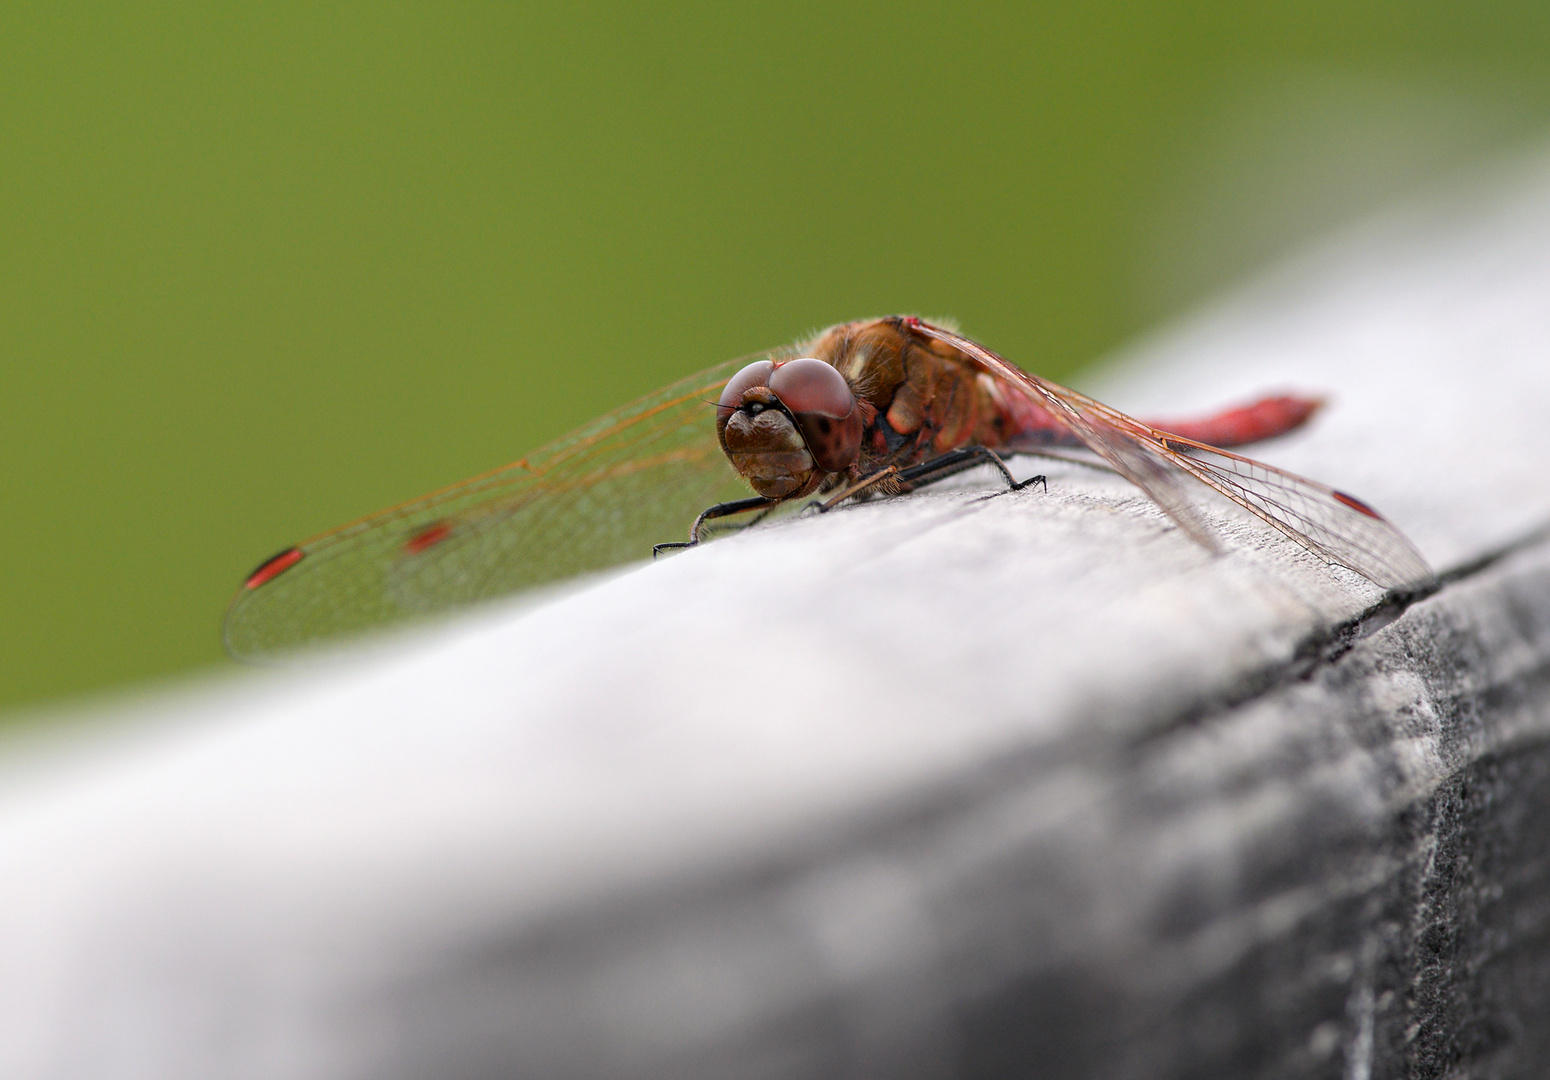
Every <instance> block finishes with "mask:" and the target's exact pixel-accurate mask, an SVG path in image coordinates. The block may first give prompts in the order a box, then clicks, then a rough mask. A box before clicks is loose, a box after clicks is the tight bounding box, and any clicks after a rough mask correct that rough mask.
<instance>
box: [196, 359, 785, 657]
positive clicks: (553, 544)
mask: <svg viewBox="0 0 1550 1080" xmlns="http://www.w3.org/2000/svg"><path fill="white" fill-rule="evenodd" d="M760 355H767V354H760ZM746 362H747V358H744V359H739V360H730V361H728V362H727V363H725V364H721V365H718V366H717V367H713V368H710V369H709V370H707V371H702V372H700V373H699V374H698V375H693V376H690V377H689V378H687V379H683V380H681V381H679V382H676V383H673V384H672V385H670V386H667V387H664V388H663V389H662V390H659V391H657V392H656V393H654V394H651V395H649V396H647V397H644V398H642V399H640V400H639V401H636V402H634V403H633V404H631V405H627V406H625V407H624V408H622V409H619V410H617V411H615V412H612V413H609V414H607V415H606V416H603V417H601V418H599V419H598V420H595V421H593V422H592V423H590V424H588V425H587V426H585V427H583V428H580V429H578V430H576V431H574V432H572V433H571V434H569V435H567V436H565V437H564V438H561V439H559V440H558V441H556V442H553V443H550V444H549V445H547V446H545V447H543V448H542V449H540V450H538V451H536V452H534V453H532V454H529V455H528V456H527V457H525V458H523V459H522V460H520V461H517V462H514V463H513V464H510V465H506V466H504V467H502V468H499V469H496V470H494V471H492V472H489V473H485V474H484V475H482V476H476V477H474V478H473V479H472V480H467V481H464V482H463V483H461V484H454V485H453V486H451V487H448V488H443V489H442V490H440V491H436V492H433V493H431V494H430V495H427V496H424V497H423V498H420V499H415V500H413V501H411V502H407V503H403V504H402V505H400V506H395V507H393V508H392V509H389V510H384V511H382V512H380V513H377V514H373V515H372V516H371V517H368V518H363V519H361V520H360V521H357V522H354V523H352V524H349V525H345V526H343V527H341V528H338V529H335V530H333V531H331V532H327V533H324V534H322V535H321V536H317V537H314V538H312V539H311V540H307V541H305V542H303V543H301V544H299V545H297V546H296V547H294V548H288V549H287V550H286V551H283V552H281V553H280V554H279V555H277V556H275V557H274V558H272V559H270V560H269V561H267V562H266V563H264V564H263V565H262V566H260V567H259V568H258V569H257V570H255V571H254V572H253V574H252V575H250V576H249V578H248V580H247V582H246V584H245V585H244V586H243V588H242V589H241V590H239V591H238V593H237V595H236V596H235V597H234V598H233V599H232V602H231V605H230V607H229V608H228V609H227V612H226V624H225V632H224V633H225V640H226V648H227V650H228V651H229V652H231V654H232V655H233V656H237V657H244V658H249V657H256V656H262V655H264V654H268V653H275V652H280V651H285V650H289V649H292V648H295V647H296V646H298V645H302V644H305V643H307V642H311V641H317V640H320V639H325V638H332V637H336V636H339V635H343V634H349V633H354V632H357V631H360V630H365V629H369V628H372V627H377V626H382V625H385V624H387V623H391V622H395V621H398V620H401V619H403V618H406V617H411V616H416V615H424V614H428V613H431V612H436V611H441V610H444V609H447V608H452V607H457V606H460V605H463V604H468V603H472V602H474V601H477V600H483V599H488V598H491V597H495V596H501V595H503V594H506V593H510V592H514V591H516V590H519V589H524V588H529V587H532V586H535V585H542V584H544V583H546V582H552V581H557V580H560V579H562V578H566V577H570V576H573V575H575V574H579V573H585V572H587V571H593V570H601V569H605V568H607V567H610V566H616V565H619V564H621V563H626V562H631V561H635V560H639V559H644V558H647V557H648V556H649V555H650V554H651V546H652V544H653V543H656V542H660V541H665V540H680V539H683V538H685V537H686V536H687V533H688V528H689V525H690V524H691V523H692V522H693V521H694V518H695V515H697V514H698V513H699V512H700V511H701V510H704V509H705V508H706V507H707V506H711V505H713V504H714V503H717V502H724V501H727V500H730V499H736V498H744V497H747V496H748V495H749V494H750V492H749V490H748V486H747V484H746V483H744V482H743V481H741V480H740V479H739V478H738V477H737V474H736V473H735V472H733V471H732V468H731V466H730V465H729V464H727V461H726V456H725V455H724V454H723V453H722V452H721V448H720V446H719V444H718V443H717V441H716V429H715V412H716V411H715V409H714V408H713V407H712V406H713V404H714V402H715V400H716V398H717V397H718V396H719V395H720V393H721V389H722V387H723V386H724V385H725V384H726V381H727V379H729V378H730V377H731V376H732V374H733V373H734V372H735V371H737V369H738V368H739V367H741V366H742V365H743V364H745V363H746Z"/></svg>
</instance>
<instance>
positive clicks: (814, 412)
mask: <svg viewBox="0 0 1550 1080" xmlns="http://www.w3.org/2000/svg"><path fill="white" fill-rule="evenodd" d="M744 370H747V369H744ZM769 387H770V389H771V390H772V391H774V393H775V396H776V397H778V398H779V399H780V402H781V404H782V405H784V406H785V407H786V408H787V409H789V410H790V411H791V415H792V416H793V417H794V418H795V419H796V422H797V429H798V430H800V431H801V432H802V438H803V439H804V440H805V441H806V443H807V448H808V450H809V451H810V452H811V453H812V455H813V460H814V461H815V462H817V464H818V467H819V468H820V469H822V470H824V471H825V472H839V471H841V470H843V469H846V468H849V467H850V466H851V465H854V464H855V463H856V456H857V454H858V453H859V452H860V449H861V427H862V424H861V410H860V409H858V408H857V407H856V396H855V394H853V393H851V390H850V384H849V383H847V382H846V381H845V376H843V375H841V374H840V373H839V372H838V371H836V370H835V369H834V368H833V366H831V365H829V364H826V363H824V362H823V361H822V360H817V359H814V358H813V357H803V358H801V359H799V360H792V361H789V362H787V363H784V364H781V365H780V366H778V367H777V368H776V369H775V371H774V373H773V374H771V375H770V377H769Z"/></svg>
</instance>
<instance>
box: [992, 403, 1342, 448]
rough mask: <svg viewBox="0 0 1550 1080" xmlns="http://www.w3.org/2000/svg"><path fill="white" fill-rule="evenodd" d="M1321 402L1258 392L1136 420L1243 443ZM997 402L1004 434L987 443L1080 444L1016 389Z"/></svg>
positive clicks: (1293, 424) (1206, 439) (1299, 418)
mask: <svg viewBox="0 0 1550 1080" xmlns="http://www.w3.org/2000/svg"><path fill="white" fill-rule="evenodd" d="M1322 404H1323V401H1322V400H1321V399H1319V398H1306V397H1296V396H1293V395H1290V394H1283V395H1280V396H1278V397H1267V398H1261V399H1260V400H1259V401H1256V402H1254V403H1252V404H1250V405H1242V406H1239V407H1238V408H1234V409H1227V410H1225V411H1223V412H1220V413H1217V414H1216V415H1214V416H1207V417H1201V418H1198V419H1194V420H1142V421H1141V423H1143V424H1145V425H1146V426H1147V427H1151V428H1156V429H1157V430H1159V431H1164V432H1167V433H1168V434H1170V435H1178V436H1180V437H1181V438H1185V439H1189V440H1191V441H1193V442H1202V443H1206V444H1208V445H1210V446H1220V447H1224V448H1226V447H1232V446H1246V445H1248V444H1249V443H1255V442H1260V441H1262V440H1264V439H1273V438H1275V437H1276V436H1277V435H1284V434H1286V433H1287V432H1288V431H1294V430H1296V429H1297V428H1299V427H1301V426H1302V425H1303V424H1305V423H1306V422H1307V420H1308V418H1309V417H1310V416H1312V415H1313V414H1314V413H1315V412H1316V411H1318V408H1319V406H1320V405H1322ZM997 405H998V406H1000V407H999V408H998V409H997V410H996V412H997V419H998V421H999V422H998V423H996V424H995V425H994V427H995V429H996V431H997V432H998V433H1002V432H1004V433H1005V436H1006V437H1005V439H1004V440H1003V441H1002V443H1001V445H992V447H991V448H992V449H995V450H1001V449H1005V450H1012V451H1016V450H1039V449H1043V448H1045V447H1052V446H1073V447H1074V446H1082V445H1084V444H1083V443H1082V440H1080V439H1078V438H1077V437H1076V436H1075V435H1073V434H1072V433H1071V430H1070V429H1069V428H1067V427H1066V426H1065V425H1064V424H1062V423H1060V422H1059V421H1058V420H1056V419H1055V418H1054V417H1053V416H1051V415H1050V414H1049V413H1048V412H1047V411H1045V410H1044V409H1043V408H1040V407H1039V406H1038V405H1035V404H1034V403H1033V402H1031V401H1028V400H1027V399H1026V398H1022V397H1021V396H1020V395H1019V396H1018V400H1016V401H1012V400H1008V399H1007V398H1006V397H1003V399H1002V400H1001V401H999V402H997Z"/></svg>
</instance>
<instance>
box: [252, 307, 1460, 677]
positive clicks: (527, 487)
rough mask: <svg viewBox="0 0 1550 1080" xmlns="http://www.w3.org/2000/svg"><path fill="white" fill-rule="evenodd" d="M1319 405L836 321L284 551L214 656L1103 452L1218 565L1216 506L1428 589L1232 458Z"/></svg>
mask: <svg viewBox="0 0 1550 1080" xmlns="http://www.w3.org/2000/svg"><path fill="white" fill-rule="evenodd" d="M710 401H715V402H716V406H715V408H714V410H712V409H711V408H709V407H708V402H710ZM1318 404H1319V403H1318V402H1317V401H1315V400H1310V399H1306V398H1297V397H1273V398H1266V399H1264V400H1262V401H1259V402H1256V403H1254V404H1252V405H1249V406H1245V407H1242V408H1237V409H1233V410H1230V411H1227V412H1223V413H1220V414H1218V415H1216V416H1212V417H1209V418H1206V419H1203V420H1196V421H1190V422H1167V421H1158V422H1153V423H1144V422H1142V421H1139V420H1133V419H1131V418H1130V417H1128V416H1126V415H1125V414H1124V413H1121V412H1118V411H1117V410H1115V409H1111V408H1109V407H1108V406H1107V405H1104V404H1102V403H1100V402H1097V401H1094V400H1093V399H1092V398H1089V397H1087V396H1085V395H1083V394H1079V393H1076V392H1075V391H1073V390H1067V389H1066V388H1065V387H1063V386H1058V385H1056V384H1055V383H1052V382H1049V381H1048V380H1045V379H1041V378H1039V377H1038V376H1036V375H1030V374H1028V373H1027V372H1026V371H1023V370H1022V369H1021V368H1019V367H1017V366H1016V365H1015V364H1012V363H1011V362H1009V361H1007V360H1004V359H1002V358H1001V357H1000V356H998V355H996V354H995V353H993V352H991V351H990V350H989V349H987V348H985V347H984V346H982V345H979V344H976V343H975V342H973V341H970V340H969V339H968V338H966V337H963V336H962V335H960V334H958V333H957V332H956V331H954V330H951V329H948V328H945V327H942V326H936V325H933V324H931V323H928V322H925V321H923V320H921V319H918V318H914V317H903V316H895V317H891V318H885V319H870V320H861V321H857V322H850V323H843V324H841V325H839V326H835V327H831V328H830V329H828V330H825V331H824V332H823V333H821V334H819V335H818V336H817V337H815V338H813V339H811V340H809V341H805V342H801V343H799V344H797V345H795V346H791V347H788V348H785V349H780V350H775V351H773V352H770V353H766V354H763V355H762V356H759V357H758V358H756V359H752V361H751V362H750V361H749V359H748V358H744V359H742V360H732V361H728V362H727V363H725V364H721V365H720V366H718V367H713V368H711V369H709V370H707V371H703V372H701V373H700V374H698V375H693V376H690V377H689V378H687V379H683V380H680V381H679V382H676V383H673V384H672V385H670V386H667V387H664V388H663V389H661V390H659V391H657V392H656V393H654V394H651V395H649V396H647V397H644V398H642V399H640V400H639V401H636V402H635V403H633V404H631V405H627V406H625V407H624V408H622V409H618V410H616V411H614V412H611V413H609V414H607V415H605V416H603V417H601V418H599V419H598V420H595V421H593V422H592V423H591V424H588V425H586V426H585V427H582V428H580V429H578V430H576V431H574V432H572V433H571V434H569V435H567V436H565V437H564V438H562V439H559V440H558V441H556V442H553V443H550V444H549V445H548V446H545V447H543V448H542V449H540V450H538V451H535V452H534V453H532V454H529V455H528V456H527V457H525V458H522V459H521V460H520V461H516V462H514V463H512V464H510V465H506V466H503V467H501V468H499V469H495V470H493V471H492V472H488V473H485V474H483V475H481V476H476V477H474V478H473V479H471V480H466V481H464V482H463V483H461V484H454V485H452V486H451V487H447V488H443V489H441V490H440V491H436V492H432V493H431V494H429V495H426V496H424V497H422V498H419V499H415V500H413V501H411V502H406V503H403V504H401V505H399V506H395V507H393V508H391V509H389V510H384V511H382V512H380V513H377V514H374V515H372V516H371V517H367V518H363V519H361V520H360V521H356V522H353V523H352V524H349V525H344V526H341V527H340V528H337V529H334V530H332V531H330V532H326V533H323V534H321V535H319V536H316V537H314V538H312V539H311V540H307V541H305V542H303V543H301V544H298V545H296V546H295V547H290V548H286V549H285V550H284V551H282V552H280V553H279V554H277V555H275V556H273V557H272V558H270V559H267V560H265V561H264V562H263V563H262V564H261V565H260V566H259V567H258V568H257V569H256V570H254V571H253V573H251V574H250V575H249V576H248V578H247V580H246V581H245V582H244V583H243V586H242V588H241V589H240V590H239V591H238V593H237V595H236V596H235V597H234V598H233V600H232V602H231V605H230V607H229V608H228V610H227V614H226V626H225V641H226V647H227V649H228V650H229V651H230V652H231V653H232V654H233V655H234V656H239V657H251V656H259V655H263V654H267V653H274V652H279V651H283V650H287V649H291V648H294V647H296V646H298V645H302V644H305V643H307V642H311V641H316V640H320V639H325V638H331V637H335V636H338V635H341V634H347V633H351V632H354V631H358V630H364V629H367V628H370V627H376V626H381V625H385V624H387V623H390V622H394V621H397V620H400V619H403V618H405V617H408V616H412V615H416V614H425V613H429V612H434V611H440V610H444V609H447V608H451V607H455V606H458V605H462V604H467V603H470V602H473V601H477V600H482V599H486V598H490V597H495V596H500V595H503V594H506V593H511V592H514V591H517V590H520V589H523V588H528V587H531V586H535V585H541V584H544V583H546V582H551V581H556V580H559V579H562V578H565V577H569V576H572V575H574V574H578V573H583V572H586V571H592V570H601V569H604V568H606V567H610V566H615V565H618V564H621V563H626V562H631V561H634V560H637V559H640V558H642V557H644V555H645V554H646V547H645V545H646V543H647V542H648V541H650V540H652V539H654V538H655V537H659V536H662V535H664V534H666V535H671V534H672V533H674V532H678V530H680V529H682V528H683V527H684V525H685V524H686V523H687V522H690V521H692V522H693V525H692V527H691V529H690V533H689V539H688V541H687V542H686V543H677V544H663V545H658V547H659V548H660V547H685V546H692V545H694V544H696V543H699V542H700V540H702V539H703V538H705V536H706V535H707V529H708V528H713V527H714V526H710V525H709V523H710V522H712V521H714V520H715V519H717V518H722V517H727V516H730V515H734V514H754V515H757V514H759V513H762V512H768V511H769V510H771V509H773V508H775V507H777V506H779V505H781V504H789V503H793V502H795V501H797V500H802V499H805V498H808V497H810V496H815V497H816V498H817V499H818V500H821V501H820V502H819V505H820V506H821V507H822V508H825V509H827V508H828V507H831V506H834V505H836V504H838V503H839V502H842V501H844V500H846V499H850V498H868V497H872V496H878V495H892V494H897V493H900V492H904V491H910V490H914V489H915V488H918V487H920V486H922V485H924V484H928V483H931V482H933V481H936V480H940V479H942V478H943V477H945V476H949V475H952V474H953V473H956V472H959V471H962V470H963V469H966V468H970V467H973V466H976V465H981V464H987V465H990V466H992V467H993V468H995V469H998V470H999V471H1000V473H1001V475H1002V476H1003V478H1004V479H1005V480H1006V482H1007V483H1008V484H1009V485H1011V486H1021V485H1016V484H1013V481H1012V476H1011V474H1010V473H1009V472H1008V471H1007V469H1006V467H1005V465H1004V464H1003V462H1002V458H1003V456H1006V455H1011V454H1023V453H1039V452H1042V451H1048V450H1050V449H1051V448H1055V447H1075V448H1084V449H1086V450H1088V451H1091V452H1092V453H1093V454H1096V455H1097V457H1098V458H1100V459H1101V461H1102V462H1103V463H1104V464H1106V465H1107V466H1108V467H1109V468H1112V469H1113V470H1114V471H1115V472H1117V473H1119V474H1120V475H1121V476H1123V477H1125V478H1126V479H1127V480H1129V481H1131V482H1132V483H1134V484H1135V485H1136V486H1137V487H1139V488H1140V489H1141V490H1142V491H1144V492H1145V493H1146V494H1147V495H1148V496H1149V497H1150V498H1151V499H1152V500H1153V501H1154V502H1156V503H1157V505H1158V506H1159V507H1161V508H1162V510H1163V512H1164V513H1166V514H1167V515H1168V517H1170V518H1172V519H1173V521H1174V522H1176V523H1177V524H1178V526H1179V527H1180V528H1181V529H1182V530H1183V531H1184V532H1185V533H1186V534H1187V535H1188V536H1190V537H1192V538H1193V539H1195V540H1196V541H1198V542H1199V543H1201V544H1203V545H1204V546H1206V547H1207V548H1210V549H1211V550H1213V551H1215V550H1217V547H1218V545H1217V542H1216V539H1215V536H1214V534H1213V532H1212V530H1211V528H1210V527H1209V526H1208V525H1207V524H1206V521H1205V519H1204V517H1203V516H1202V515H1201V513H1200V509H1199V507H1200V505H1201V503H1202V501H1203V500H1204V499H1205V498H1207V497H1208V496H1207V492H1208V491H1214V492H1216V493H1217V494H1219V495H1222V496H1224V497H1226V498H1227V499H1229V500H1230V501H1232V502H1233V503H1236V504H1237V505H1238V506H1240V507H1242V508H1243V509H1245V510H1247V511H1248V512H1249V513H1251V514H1253V515H1255V516H1256V517H1258V518H1260V519H1261V520H1262V521H1264V522H1265V523H1266V524H1268V525H1270V526H1272V527H1274V528H1276V529H1278V530H1280V531H1281V532H1282V533H1284V534H1285V535H1286V536H1288V537H1290V538H1291V539H1293V540H1295V541H1296V542H1297V543H1299V544H1301V545H1302V546H1303V547H1305V548H1307V549H1308V550H1310V551H1312V552H1313V553H1315V554H1316V555H1319V556H1321V557H1323V558H1324V559H1326V560H1328V561H1330V562H1332V563H1338V564H1340V565H1342V566H1345V567H1348V568H1350V569H1352V570H1355V571H1356V572H1357V573H1359V574H1362V575H1364V576H1365V577H1367V578H1369V579H1371V580H1372V581H1373V582H1375V583H1376V584H1378V585H1381V586H1383V587H1385V588H1393V589H1415V588H1420V587H1422V586H1423V585H1424V584H1425V583H1426V582H1428V581H1429V580H1430V578H1431V574H1432V572H1431V570H1430V568H1429V567H1428V566H1427V564H1426V561H1425V560H1424V559H1423V558H1422V557H1421V555H1420V553H1419V552H1417V551H1416V549H1415V547H1414V546H1413V545H1412V544H1411V543H1410V542H1409V541H1408V540H1407V539H1406V538H1405V537H1404V535H1403V534H1402V533H1400V532H1399V530H1398V529H1396V528H1395V527H1394V526H1393V525H1391V524H1389V522H1388V521H1386V520H1385V519H1384V518H1383V517H1381V516H1380V515H1379V514H1378V512H1377V511H1376V510H1374V509H1373V508H1372V507H1370V506H1368V505H1367V504H1366V503H1364V502H1362V501H1361V500H1360V499H1358V498H1356V497H1355V496H1352V495H1347V494H1345V493H1343V492H1340V491H1336V490H1335V489H1333V488H1330V487H1326V486H1325V485H1323V484H1320V483H1317V482H1315V481H1312V480H1307V479H1304V478H1303V477H1300V476H1296V475H1293V474H1292V473H1288V472H1285V471H1283V470H1281V469H1277V468H1274V467H1272V466H1270V465H1265V464H1262V463H1260V462H1257V461H1254V460H1252V459H1250V458H1246V457H1240V456H1238V455H1237V454H1233V453H1229V452H1228V451H1226V450H1224V449H1222V448H1223V447H1224V446H1240V445H1243V444H1245V443H1250V442H1256V441H1258V440H1261V439H1266V438H1270V437H1272V436H1274V435H1279V434H1281V433H1283V432H1286V431H1289V430H1291V429H1293V428H1295V427H1297V426H1299V425H1300V424H1302V423H1303V422H1304V421H1305V420H1306V419H1307V418H1308V416H1310V415H1311V414H1312V412H1313V411H1314V410H1315V409H1316V408H1317V407H1318ZM1039 480H1042V477H1036V478H1034V480H1030V481H1027V483H1033V482H1035V481H1039ZM749 486H752V488H753V489H754V491H755V492H757V494H756V495H755V496H753V497H751V498H750V497H748V495H747V492H748V487H749ZM696 515H697V516H696ZM679 535H683V534H682V533H679Z"/></svg>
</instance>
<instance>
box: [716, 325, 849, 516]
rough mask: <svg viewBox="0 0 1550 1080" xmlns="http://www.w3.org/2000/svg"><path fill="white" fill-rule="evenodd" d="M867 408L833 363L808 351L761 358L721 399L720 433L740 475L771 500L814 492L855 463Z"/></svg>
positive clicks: (737, 377)
mask: <svg viewBox="0 0 1550 1080" xmlns="http://www.w3.org/2000/svg"><path fill="white" fill-rule="evenodd" d="M861 429H862V418H861V409H860V408H859V406H858V405H857V404H856V396H855V394H853V393H852V392H851V389H850V384H848V383H847V382H846V381H845V376H843V375H841V374H840V373H839V372H838V371H836V370H835V369H834V368H833V367H832V366H831V365H829V364H826V363H824V362H823V361H822V360H818V359H815V358H813V357H810V356H807V357H802V358H801V359H798V360H788V361H785V362H784V363H776V362H775V361H773V360H756V361H754V362H753V363H752V364H749V365H748V366H747V367H745V368H743V369H742V370H741V371H739V372H738V373H737V374H736V375H734V376H732V379H731V381H730V382H728V383H727V386H726V389H725V390H723V391H722V392H721V400H720V401H718V402H717V404H716V435H717V437H718V438H719V439H720V440H721V449H722V450H724V451H725V452H726V455H727V458H728V460H730V461H731V462H732V467H733V468H734V469H736V470H737V471H738V474H739V475H740V476H742V477H743V478H744V479H746V480H747V481H748V482H749V484H751V485H752V486H753V489H754V490H755V491H757V492H758V493H759V494H760V495H763V496H764V497H765V498H768V499H788V498H794V497H797V496H801V495H806V494H808V493H810V492H812V491H814V490H815V489H816V488H817V487H818V485H819V484H820V483H822V482H823V479H824V477H826V476H828V475H829V474H830V473H835V472H840V471H842V470H844V469H847V468H849V467H850V466H851V465H854V464H855V463H856V459H857V456H858V455H859V453H860V451H861Z"/></svg>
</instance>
